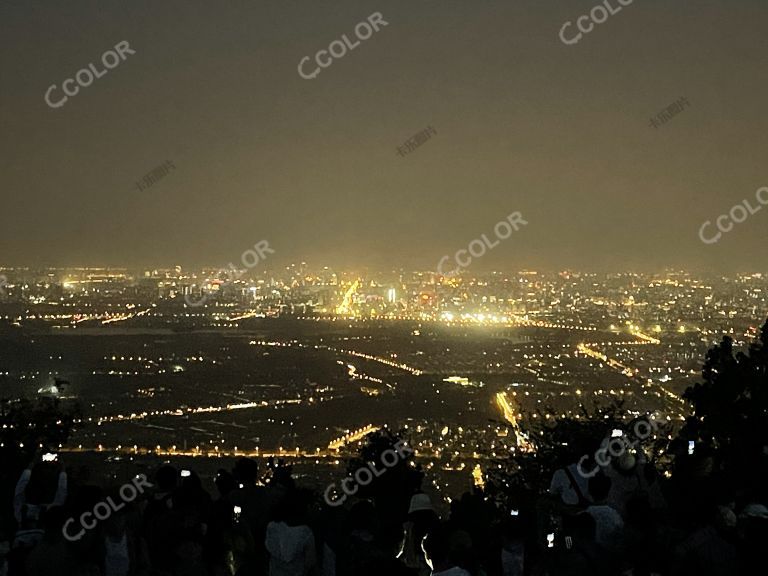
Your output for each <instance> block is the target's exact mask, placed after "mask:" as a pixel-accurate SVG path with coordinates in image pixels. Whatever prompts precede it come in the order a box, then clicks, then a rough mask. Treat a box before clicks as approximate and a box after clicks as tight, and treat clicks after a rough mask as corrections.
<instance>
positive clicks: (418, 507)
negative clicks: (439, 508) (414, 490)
mask: <svg viewBox="0 0 768 576" xmlns="http://www.w3.org/2000/svg"><path fill="white" fill-rule="evenodd" d="M422 510H431V511H433V512H434V510H435V509H434V508H433V507H432V501H431V500H430V499H429V496H427V495H426V494H414V495H413V496H411V505H410V506H409V507H408V514H411V513H412V512H421V511H422Z"/></svg>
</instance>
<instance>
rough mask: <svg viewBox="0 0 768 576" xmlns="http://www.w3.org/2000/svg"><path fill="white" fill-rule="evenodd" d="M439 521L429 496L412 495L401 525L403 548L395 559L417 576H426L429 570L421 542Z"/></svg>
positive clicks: (422, 494)
mask: <svg viewBox="0 0 768 576" xmlns="http://www.w3.org/2000/svg"><path fill="white" fill-rule="evenodd" d="M439 521H440V519H439V518H438V516H437V513H436V512H435V509H434V507H433V506H432V500H430V498H429V495H427V494H424V493H418V494H414V495H413V496H412V497H411V502H410V505H409V506H408V518H407V520H406V521H405V523H404V524H403V547H402V550H400V553H399V554H398V555H397V557H398V558H399V559H400V560H401V561H402V562H403V564H405V565H406V566H407V567H408V568H411V569H412V570H416V571H417V572H418V574H419V576H428V575H429V574H430V572H431V571H430V568H429V565H428V564H427V561H426V559H425V558H424V554H423V550H422V547H421V542H422V540H423V539H424V537H425V536H426V535H427V532H429V530H430V529H432V528H433V527H434V526H436V525H437V524H438V523H439Z"/></svg>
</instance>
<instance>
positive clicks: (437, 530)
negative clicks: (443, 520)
mask: <svg viewBox="0 0 768 576" xmlns="http://www.w3.org/2000/svg"><path fill="white" fill-rule="evenodd" d="M424 551H425V552H426V553H427V556H429V558H430V560H432V565H433V566H436V565H439V564H443V563H445V562H447V561H448V559H449V557H450V554H451V534H450V531H449V530H448V527H447V526H446V525H445V524H437V525H436V526H434V527H433V528H432V530H430V531H429V532H428V533H427V535H426V537H425V538H424Z"/></svg>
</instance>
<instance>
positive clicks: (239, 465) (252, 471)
mask: <svg viewBox="0 0 768 576" xmlns="http://www.w3.org/2000/svg"><path fill="white" fill-rule="evenodd" d="M232 472H233V473H234V475H235V478H237V480H238V481H239V482H241V483H242V484H253V483H255V482H256V480H258V478H259V463H258V462H256V460H253V459H251V458H245V457H242V458H238V459H237V462H235V467H234V469H233V470H232Z"/></svg>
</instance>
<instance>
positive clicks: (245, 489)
mask: <svg viewBox="0 0 768 576" xmlns="http://www.w3.org/2000/svg"><path fill="white" fill-rule="evenodd" d="M686 399H687V400H688V401H690V402H691V404H692V406H693V410H692V411H691V416H690V417H689V418H688V420H687V421H686V422H685V423H684V425H683V426H682V427H681V428H680V429H679V430H678V431H677V432H676V436H675V437H674V438H671V437H670V438H666V439H664V440H665V444H664V449H663V450H658V448H657V447H656V446H655V445H654V446H653V447H651V448H649V447H648V446H644V445H642V444H634V445H633V446H632V449H631V450H627V451H625V452H622V453H619V454H617V455H616V457H613V458H610V459H609V460H607V461H603V462H596V461H595V459H594V458H593V457H591V456H589V455H590V454H595V453H599V450H600V449H601V448H605V447H606V445H607V443H608V442H610V441H611V439H612V438H613V437H614V436H615V433H616V430H613V429H611V428H609V429H608V430H606V431H605V434H604V436H603V437H602V438H601V439H599V441H598V442H597V443H594V442H593V444H592V445H588V443H586V444H585V443H584V442H583V441H579V439H577V438H572V439H571V440H572V442H570V443H563V442H558V445H560V446H559V447H560V448H561V449H560V451H559V457H558V461H557V462H556V463H554V464H552V465H551V466H549V469H548V470H546V475H542V474H541V472H540V470H539V472H538V473H537V474H538V475H537V476H535V478H536V479H537V480H536V481H530V478H529V479H528V480H527V481H525V482H513V481H512V480H513V478H512V477H511V476H510V475H509V474H507V473H504V474H507V475H506V476H505V475H504V474H502V475H501V477H500V478H501V480H500V479H499V477H498V476H497V477H496V478H494V477H488V478H487V480H486V486H485V488H474V489H472V490H471V491H469V492H466V493H465V494H463V495H462V496H461V497H459V498H456V499H453V500H452V501H450V502H449V503H445V504H443V502H440V501H437V500H436V499H437V498H440V495H439V494H437V493H435V492H430V491H429V490H426V488H427V486H426V483H425V482H423V480H424V474H423V473H422V472H421V470H420V468H419V466H418V465H417V464H416V462H417V460H418V459H417V458H416V459H414V455H413V454H411V455H409V456H408V457H407V458H404V459H403V460H402V461H400V462H398V463H397V465H395V466H391V467H388V468H387V469H386V470H381V474H376V479H375V481H373V482H372V483H371V484H370V485H367V486H365V487H361V488H360V491H359V492H357V493H356V494H355V495H354V496H351V497H349V498H348V499H347V500H345V501H344V502H343V504H337V505H332V503H329V502H327V501H325V500H324V499H323V498H322V496H321V492H320V491H312V490H308V489H306V488H304V487H301V486H298V485H297V483H296V481H295V479H294V477H293V474H292V469H291V467H290V466H287V465H285V463H284V462H274V461H273V460H270V461H268V462H267V463H266V465H265V466H262V467H261V468H260V465H259V462H257V461H256V460H253V459H249V458H239V459H236V460H233V461H232V462H230V463H229V465H228V466H230V467H229V468H221V469H219V470H218V472H217V473H216V475H215V477H214V478H205V479H203V478H201V477H200V476H199V475H198V473H196V471H195V470H180V469H178V468H176V467H174V466H173V465H171V464H164V465H162V466H160V467H159V468H158V469H157V470H155V471H154V472H153V474H152V475H151V478H149V479H147V480H143V479H142V480H141V482H143V486H146V488H145V489H143V490H142V493H141V494H139V495H137V497H135V498H131V499H130V501H127V500H126V498H125V497H124V494H125V490H121V485H120V484H119V483H118V482H117V481H116V480H113V481H112V482H111V483H109V484H108V485H104V484H101V483H100V482H96V481H94V480H93V478H95V477H96V475H95V474H92V473H89V471H88V470H87V469H84V468H83V467H80V468H79V469H74V468H72V469H66V470H65V468H64V466H63V463H62V462H60V461H58V460H57V459H56V458H55V457H52V455H50V454H48V455H46V456H47V458H43V457H42V455H40V454H35V455H34V456H33V457H32V459H31V462H30V463H29V465H28V466H26V468H25V469H24V470H23V471H21V472H20V473H19V472H18V471H13V477H14V479H15V487H14V488H15V490H14V493H13V495H12V496H11V494H8V495H7V498H5V500H4V501H5V505H4V506H3V508H2V509H1V510H0V576H48V575H56V576H309V575H313V576H379V575H381V576H400V575H402V576H406V575H411V576H430V575H431V576H529V575H531V576H539V575H540V576H577V575H578V576H582V575H584V576H586V575H589V576H652V575H660V576H760V575H765V574H768V561H767V560H766V555H767V554H768V506H767V504H768V322H767V323H766V325H765V326H764V327H763V329H762V332H761V333H760V335H759V337H758V338H756V339H755V341H754V342H753V343H752V344H751V345H750V346H749V350H748V353H742V352H739V353H736V354H734V351H733V349H732V342H731V341H730V339H729V338H724V339H723V342H722V343H721V344H719V345H717V346H715V347H714V348H713V349H712V350H710V352H709V353H708V355H707V360H706V363H705V366H704V371H703V382H701V383H699V384H697V385H696V386H694V387H692V388H690V389H689V390H688V392H687V393H686ZM582 440H583V439H582ZM399 441H400V438H399V437H398V435H397V434H395V433H393V432H391V431H386V432H379V433H374V434H372V435H370V436H369V437H368V438H367V441H366V443H365V444H364V445H363V447H362V449H361V452H360V455H359V457H358V458H355V459H352V460H350V462H349V468H348V472H349V473H350V475H352V474H353V473H354V471H355V469H356V468H359V467H360V466H363V465H369V466H376V463H377V462H380V458H379V456H380V455H381V453H382V452H383V451H384V450H388V449H391V448H392V447H393V446H394V445H395V444H396V443H397V442H399ZM538 441H539V442H540V445H539V448H538V453H536V454H530V455H528V456H527V458H529V459H532V460H536V461H537V462H538V464H540V463H541V462H542V461H543V460H545V459H544V455H545V453H546V450H547V446H546V445H545V444H544V443H541V441H540V440H538ZM563 444H569V445H568V446H567V447H566V449H562V448H563V447H562V445H563ZM577 448H578V449H577ZM222 461H223V460H222ZM548 462H549V461H548ZM500 468H501V467H500ZM539 468H541V466H539ZM585 471H589V473H586V474H585ZM91 472H92V471H91ZM4 473H5V476H6V477H7V476H8V475H9V474H10V472H9V471H8V470H4ZM518 473H519V475H520V476H525V467H520V468H519V471H518ZM545 478H546V481H545V480H544V479H545ZM124 480H125V481H126V482H129V481H133V482H135V481H136V479H135V478H133V479H131V478H126V479H124ZM203 480H206V481H210V482H207V484H208V485H209V486H214V487H215V493H214V494H211V493H210V492H209V491H207V490H206V489H205V488H204V486H205V485H206V482H204V481H203ZM422 484H424V485H425V486H422ZM137 486H138V484H137ZM122 487H123V488H124V485H123V486H122ZM105 503H109V504H108V505H107V504H105ZM99 506H100V507H101V508H99ZM99 510H101V513H99ZM84 515H86V516H84ZM84 518H88V521H87V522H85V521H84ZM94 518H95V519H94Z"/></svg>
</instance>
